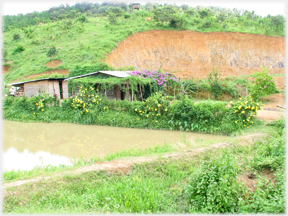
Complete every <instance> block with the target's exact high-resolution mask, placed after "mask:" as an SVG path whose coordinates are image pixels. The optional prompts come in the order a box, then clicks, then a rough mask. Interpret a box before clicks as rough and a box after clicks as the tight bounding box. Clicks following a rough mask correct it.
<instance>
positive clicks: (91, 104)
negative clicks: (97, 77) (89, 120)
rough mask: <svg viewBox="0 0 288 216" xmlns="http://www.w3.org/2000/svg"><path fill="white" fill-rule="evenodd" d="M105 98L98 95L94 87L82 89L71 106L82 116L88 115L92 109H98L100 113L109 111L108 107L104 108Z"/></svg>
mask: <svg viewBox="0 0 288 216" xmlns="http://www.w3.org/2000/svg"><path fill="white" fill-rule="evenodd" d="M102 102H103V97H102V96H101V95H99V94H98V93H97V91H96V90H95V89H94V88H93V87H91V86H90V87H82V86H81V87H80V90H79V93H78V94H77V96H76V97H75V99H72V103H71V106H72V107H73V108H74V109H76V110H77V111H78V116H80V115H79V113H80V114H81V115H83V114H85V113H88V112H89V110H90V109H93V108H94V109H95V108H97V109H98V110H99V111H100V110H101V109H102V108H103V110H105V109H107V108H108V107H107V106H104V107H102V106H101V104H102Z"/></svg>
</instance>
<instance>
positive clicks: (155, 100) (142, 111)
mask: <svg viewBox="0 0 288 216" xmlns="http://www.w3.org/2000/svg"><path fill="white" fill-rule="evenodd" d="M168 106H169V101H168V100H167V97H166V96H164V95H163V94H162V93H157V92H156V93H155V94H152V95H151V96H150V97H149V98H147V99H146V101H145V103H144V104H143V105H142V106H139V105H138V106H136V107H135V109H134V111H135V113H137V115H139V116H141V117H144V118H149V119H152V122H154V121H155V122H156V123H157V122H158V120H159V119H160V118H161V117H162V116H163V115H166V114H167V112H168ZM139 120H140V119H139Z"/></svg>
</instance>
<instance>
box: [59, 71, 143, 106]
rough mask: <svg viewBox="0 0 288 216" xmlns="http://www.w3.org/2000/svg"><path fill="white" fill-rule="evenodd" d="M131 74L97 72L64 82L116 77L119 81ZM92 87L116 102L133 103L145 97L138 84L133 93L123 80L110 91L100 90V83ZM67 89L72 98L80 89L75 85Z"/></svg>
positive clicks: (127, 72)
mask: <svg viewBox="0 0 288 216" xmlns="http://www.w3.org/2000/svg"><path fill="white" fill-rule="evenodd" d="M131 72H132V71H98V72H92V73H88V74H83V75H79V76H74V77H69V78H66V79H65V80H64V81H68V80H73V79H80V78H84V77H97V76H101V79H102V78H103V79H105V78H109V77H117V78H119V79H123V78H126V77H130V76H131V75H130V73H131ZM91 83H92V82H91ZM94 87H95V88H96V89H98V90H99V91H98V92H99V93H100V94H102V95H103V96H105V97H107V98H108V99H110V100H116V101H118V100H124V99H126V100H128V101H133V100H134V99H135V100H140V99H142V100H143V96H145V95H144V94H143V93H144V92H143V88H142V87H141V85H140V84H139V85H138V87H136V88H137V91H136V92H134V91H132V90H131V89H129V87H130V83H129V81H127V80H126V81H125V80H123V82H122V83H121V84H115V85H114V86H113V88H112V89H111V88H110V89H105V88H103V89H101V82H98V83H94ZM69 88H70V89H71V92H70V95H72V96H76V95H77V93H78V92H79V89H80V87H79V86H77V85H75V86H74V87H72V85H70V84H69ZM148 94H149V90H148Z"/></svg>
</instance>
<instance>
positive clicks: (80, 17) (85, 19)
mask: <svg viewBox="0 0 288 216" xmlns="http://www.w3.org/2000/svg"><path fill="white" fill-rule="evenodd" d="M76 21H77V22H81V23H83V22H85V21H87V18H86V16H84V15H82V16H79V17H77V19H76Z"/></svg>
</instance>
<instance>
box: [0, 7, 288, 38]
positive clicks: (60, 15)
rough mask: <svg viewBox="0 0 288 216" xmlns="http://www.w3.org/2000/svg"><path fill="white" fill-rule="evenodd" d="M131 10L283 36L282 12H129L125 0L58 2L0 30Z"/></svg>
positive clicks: (7, 21)
mask: <svg viewBox="0 0 288 216" xmlns="http://www.w3.org/2000/svg"><path fill="white" fill-rule="evenodd" d="M132 13H137V15H138V16H143V17H151V18H153V19H154V20H155V21H156V22H158V23H159V25H163V26H170V27H173V28H177V29H181V28H182V29H185V26H186V25H187V24H189V25H197V26H199V28H200V30H201V29H202V30H203V29H208V28H213V29H221V30H223V31H225V29H226V30H227V29H228V28H229V26H237V27H238V28H241V27H242V28H245V27H254V28H257V29H265V34H266V35H280V36H284V29H285V28H284V27H285V26H284V25H285V19H284V16H282V15H277V16H271V15H268V16H266V17H262V16H259V15H257V14H255V12H254V11H248V10H239V9H236V8H234V9H233V10H231V9H226V8H220V7H213V6H209V7H201V6H197V7H190V6H189V5H187V4H183V5H180V6H177V5H176V4H167V3H164V4H158V3H146V4H145V5H140V10H139V11H133V8H132V4H127V3H125V2H103V3H101V4H99V3H85V2H80V3H76V4H75V5H73V6H70V5H69V4H66V5H63V4H61V5H60V6H58V7H52V8H50V9H49V10H47V11H42V12H33V13H27V14H25V15H23V14H18V15H13V16H11V15H5V16H3V24H4V25H3V32H6V31H9V30H12V29H14V28H25V27H28V26H33V25H38V24H39V22H43V23H49V22H54V21H57V20H63V19H74V18H76V19H81V20H82V21H85V20H86V18H87V17H89V16H101V17H108V19H109V21H110V24H113V25H114V24H116V23H117V17H120V16H121V17H124V18H125V19H126V18H130V16H131V14H132Z"/></svg>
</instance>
